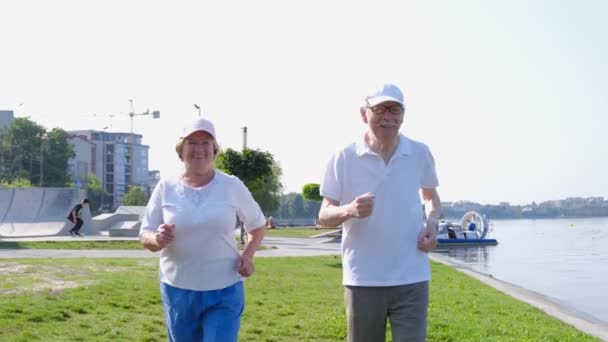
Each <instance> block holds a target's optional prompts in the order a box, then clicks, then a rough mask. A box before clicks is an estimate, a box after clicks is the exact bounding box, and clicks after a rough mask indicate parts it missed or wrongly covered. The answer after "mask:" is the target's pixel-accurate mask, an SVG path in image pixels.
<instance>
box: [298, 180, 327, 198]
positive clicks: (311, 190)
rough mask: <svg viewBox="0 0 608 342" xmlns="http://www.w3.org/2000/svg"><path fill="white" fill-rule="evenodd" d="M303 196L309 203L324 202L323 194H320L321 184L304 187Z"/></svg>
mask: <svg viewBox="0 0 608 342" xmlns="http://www.w3.org/2000/svg"><path fill="white" fill-rule="evenodd" d="M302 196H303V197H304V199H307V200H309V201H316V202H320V201H322V200H323V197H321V194H320V192H319V184H317V183H311V184H306V185H304V187H302Z"/></svg>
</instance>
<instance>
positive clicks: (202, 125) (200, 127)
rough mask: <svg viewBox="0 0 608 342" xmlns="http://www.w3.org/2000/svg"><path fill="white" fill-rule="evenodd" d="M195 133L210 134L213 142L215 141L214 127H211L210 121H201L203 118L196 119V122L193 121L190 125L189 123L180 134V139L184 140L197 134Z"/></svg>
mask: <svg viewBox="0 0 608 342" xmlns="http://www.w3.org/2000/svg"><path fill="white" fill-rule="evenodd" d="M197 131H203V132H207V133H209V134H211V136H212V137H213V139H214V140H216V141H217V137H216V136H215V127H213V124H212V123H211V121H209V120H207V119H203V118H197V119H196V120H194V121H192V122H191V123H189V124H188V125H186V126H185V127H184V130H183V132H182V136H181V138H182V139H183V138H186V137H188V136H189V135H190V134H192V133H194V132H197Z"/></svg>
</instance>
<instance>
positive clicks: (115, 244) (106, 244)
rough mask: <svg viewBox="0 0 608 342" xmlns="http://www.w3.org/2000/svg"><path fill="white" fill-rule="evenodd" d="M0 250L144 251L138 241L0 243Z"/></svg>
mask: <svg viewBox="0 0 608 342" xmlns="http://www.w3.org/2000/svg"><path fill="white" fill-rule="evenodd" d="M0 249H144V247H143V245H142V244H141V242H140V241H139V240H105V241H91V240H76V241H2V242H0Z"/></svg>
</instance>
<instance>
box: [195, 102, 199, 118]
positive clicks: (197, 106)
mask: <svg viewBox="0 0 608 342" xmlns="http://www.w3.org/2000/svg"><path fill="white" fill-rule="evenodd" d="M194 108H196V109H197V110H198V117H199V118H200V117H201V107H199V105H197V104H196V103H195V104H194Z"/></svg>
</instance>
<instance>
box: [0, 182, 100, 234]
mask: <svg viewBox="0 0 608 342" xmlns="http://www.w3.org/2000/svg"><path fill="white" fill-rule="evenodd" d="M84 197H85V190H83V189H80V190H78V191H77V190H75V189H72V188H23V189H10V188H2V189H0V200H2V203H1V204H0V219H2V220H1V221H0V237H35V236H56V235H68V230H70V228H72V227H73V224H72V223H71V222H69V221H68V220H67V219H66V216H67V214H68V213H69V211H70V209H72V207H73V206H74V205H75V204H76V203H78V202H80V201H82V199H83V198H84ZM9 199H10V201H9ZM5 200H6V201H5ZM7 203H8V204H7ZM5 207H6V209H4V208H5ZM3 210H5V211H6V213H5V214H4V216H2V211H3ZM82 216H83V220H84V222H85V224H83V226H82V229H81V230H80V231H81V232H83V233H84V234H93V233H96V232H95V231H93V230H92V224H91V223H90V217H91V215H90V212H89V210H88V208H87V209H84V210H83V213H82Z"/></svg>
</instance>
